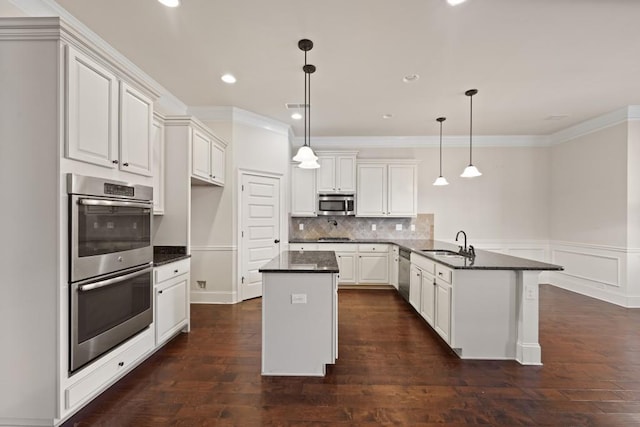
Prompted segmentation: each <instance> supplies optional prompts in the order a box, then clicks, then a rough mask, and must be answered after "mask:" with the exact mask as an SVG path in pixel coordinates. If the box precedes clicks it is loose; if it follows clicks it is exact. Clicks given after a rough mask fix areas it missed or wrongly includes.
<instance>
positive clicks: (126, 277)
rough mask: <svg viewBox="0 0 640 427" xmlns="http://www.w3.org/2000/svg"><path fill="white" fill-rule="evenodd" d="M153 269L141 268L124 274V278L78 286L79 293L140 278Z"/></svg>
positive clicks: (150, 267)
mask: <svg viewBox="0 0 640 427" xmlns="http://www.w3.org/2000/svg"><path fill="white" fill-rule="evenodd" d="M152 269H153V266H152V265H149V267H146V268H143V269H142V270H138V271H134V272H133V273H129V274H125V275H124V276H118V277H112V278H111V279H105V280H100V281H99V282H93V283H88V284H86V285H80V286H78V291H79V292H86V291H92V290H94V289H98V288H103V287H105V286H110V285H115V284H116V283H120V282H124V281H125V280H129V279H133V278H134V277H136V276H141V275H143V274H144V273H148V272H150V271H151V270H152Z"/></svg>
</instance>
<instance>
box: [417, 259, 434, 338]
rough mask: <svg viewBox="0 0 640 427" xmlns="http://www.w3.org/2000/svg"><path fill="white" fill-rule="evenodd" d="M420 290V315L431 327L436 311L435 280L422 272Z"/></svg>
mask: <svg viewBox="0 0 640 427" xmlns="http://www.w3.org/2000/svg"><path fill="white" fill-rule="evenodd" d="M420 288H421V298H422V301H421V304H420V315H421V316H422V317H423V318H424V320H426V321H427V323H428V324H429V325H430V326H432V327H433V326H434V317H435V311H436V280H435V277H434V276H433V274H431V273H429V272H426V271H422V277H421V282H420Z"/></svg>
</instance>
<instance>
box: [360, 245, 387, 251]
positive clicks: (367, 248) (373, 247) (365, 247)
mask: <svg viewBox="0 0 640 427" xmlns="http://www.w3.org/2000/svg"><path fill="white" fill-rule="evenodd" d="M358 250H359V251H360V252H388V251H389V245H385V244H380V243H374V244H361V245H358Z"/></svg>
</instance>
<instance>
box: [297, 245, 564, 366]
mask: <svg viewBox="0 0 640 427" xmlns="http://www.w3.org/2000/svg"><path fill="white" fill-rule="evenodd" d="M341 245H345V246H346V245H349V246H350V247H357V248H358V249H357V253H358V254H360V255H358V258H360V257H362V256H364V254H365V253H367V252H363V250H364V251H368V250H369V247H371V246H372V245H375V246H376V248H377V249H378V251H380V250H382V249H383V250H384V251H386V249H385V248H384V247H385V246H392V247H398V248H400V249H404V250H407V251H409V252H411V254H410V262H411V264H410V270H409V271H406V272H405V273H406V276H405V280H406V282H408V283H407V286H409V302H410V304H411V305H412V306H413V308H414V309H415V310H416V312H417V313H418V314H419V315H420V316H421V317H423V318H424V320H425V321H426V322H427V323H428V324H429V325H430V326H431V327H432V328H433V329H434V330H435V331H436V332H437V333H438V334H439V335H440V337H441V338H442V339H443V340H444V341H445V342H446V344H447V345H449V346H450V347H451V348H452V349H453V351H454V352H455V353H456V354H457V355H458V356H459V357H460V358H462V359H490V360H505V359H506V360H516V361H518V362H520V363H521V364H523V365H540V364H542V350H541V347H540V344H539V340H538V284H539V276H540V273H541V272H543V271H559V270H562V267H561V266H558V265H554V264H548V263H543V262H539V261H534V260H529V259H525V258H519V257H514V256H509V255H504V254H500V253H494V252H489V251H483V250H476V251H475V256H473V257H471V256H461V255H460V254H459V253H458V251H459V247H458V246H457V245H454V244H451V243H446V242H440V241H434V240H426V239H425V240H396V239H351V240H348V242H345V243H330V244H329V243H321V242H319V241H318V240H311V239H305V240H293V239H292V241H291V246H290V249H301V248H304V250H333V251H336V252H337V253H342V250H341V248H340V246H341ZM354 256H355V255H354ZM407 269H409V267H407ZM399 276H402V271H401V272H400V275H399ZM400 281H402V280H400ZM401 286H402V285H401Z"/></svg>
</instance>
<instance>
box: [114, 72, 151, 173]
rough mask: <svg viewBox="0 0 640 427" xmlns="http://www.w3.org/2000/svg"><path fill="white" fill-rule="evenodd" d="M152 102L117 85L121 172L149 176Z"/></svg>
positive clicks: (134, 91) (137, 92)
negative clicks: (118, 91) (118, 88)
mask: <svg viewBox="0 0 640 427" xmlns="http://www.w3.org/2000/svg"><path fill="white" fill-rule="evenodd" d="M152 126H153V102H152V101H151V99H149V98H148V97H146V96H145V95H143V94H142V93H140V92H139V91H137V90H136V89H134V88H132V87H131V86H129V85H128V84H127V83H125V82H121V83H120V170H123V171H125V172H131V173H135V174H138V175H144V176H151V164H152V162H153V160H152V157H153V149H152V147H151V145H152V144H151V129H152Z"/></svg>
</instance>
